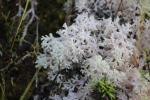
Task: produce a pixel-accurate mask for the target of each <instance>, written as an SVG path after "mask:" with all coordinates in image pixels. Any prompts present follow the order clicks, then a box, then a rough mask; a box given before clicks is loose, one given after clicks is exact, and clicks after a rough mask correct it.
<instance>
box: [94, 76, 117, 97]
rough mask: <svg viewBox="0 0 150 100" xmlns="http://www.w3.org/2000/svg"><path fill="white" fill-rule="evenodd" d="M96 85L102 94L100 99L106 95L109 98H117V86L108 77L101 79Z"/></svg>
mask: <svg viewBox="0 0 150 100" xmlns="http://www.w3.org/2000/svg"><path fill="white" fill-rule="evenodd" d="M96 87H97V89H98V92H99V93H100V95H101V96H100V100H102V99H103V98H104V97H107V98H109V100H116V95H115V94H116V90H115V86H114V85H113V83H110V82H108V81H107V80H106V78H103V79H101V80H99V81H98V83H97V85H96Z"/></svg>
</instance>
